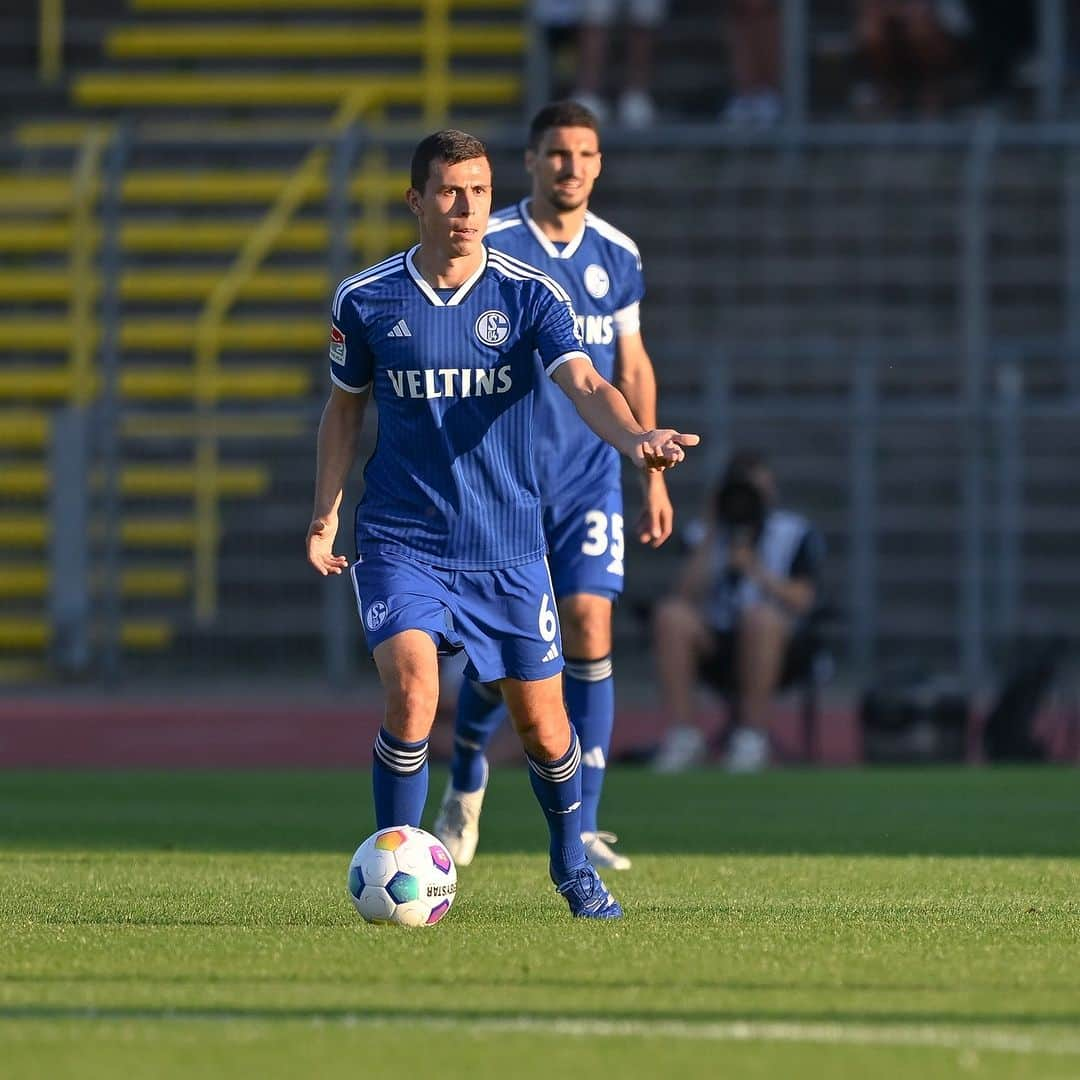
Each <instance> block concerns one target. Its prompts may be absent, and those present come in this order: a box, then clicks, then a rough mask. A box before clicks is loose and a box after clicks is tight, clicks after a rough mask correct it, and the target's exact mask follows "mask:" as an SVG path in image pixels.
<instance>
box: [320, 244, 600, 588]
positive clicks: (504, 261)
mask: <svg viewBox="0 0 1080 1080" xmlns="http://www.w3.org/2000/svg"><path fill="white" fill-rule="evenodd" d="M416 250H417V249H416V248H413V249H412V250H411V251H409V252H402V253H400V254H397V255H394V256H392V257H390V258H389V259H386V260H384V261H383V262H381V263H379V264H377V265H376V266H373V267H371V268H370V269H369V270H365V271H364V272H362V273H360V274H357V275H355V276H353V277H350V278H346V279H345V281H343V282H342V283H341V285H340V286H339V287H338V289H337V292H336V293H335V295H334V302H333V310H332V313H331V314H332V318H331V326H330V376H331V378H332V379H333V381H334V383H335V384H336V385H338V386H340V387H341V388H342V389H344V390H347V391H351V392H354V393H358V392H362V391H363V390H365V389H366V388H368V387H369V386H370V387H371V390H372V393H373V395H374V399H375V402H376V404H377V406H378V409H379V438H378V442H377V444H376V448H375V451H374V453H373V454H372V456H371V458H370V459H369V461H368V463H367V466H366V467H365V469H364V481H365V491H364V496H363V498H362V499H361V501H360V505H359V506H358V507H357V510H356V546H357V551H358V553H359V554H360V556H361V557H363V556H365V555H368V554H371V553H375V552H395V553H398V554H402V555H406V556H408V557H411V558H414V559H417V560H419V561H421V562H425V563H429V564H431V565H434V566H441V567H446V568H449V569H457V570H488V569H493V568H497V567H509V566H514V565H517V564H519V563H524V562H529V561H531V560H533V559H538V558H540V557H541V556H542V555H543V554H544V552H545V550H546V548H545V543H544V537H543V530H542V528H541V515H540V500H539V488H538V485H537V481H536V475H535V471H534V468H533V460H532V434H533V411H534V403H535V397H536V390H537V387H538V386H539V385H540V384H541V383H542V382H544V381H545V377H546V376H547V377H550V376H551V375H552V373H553V372H554V371H555V370H556V368H558V367H559V365H560V364H562V363H563V362H564V361H565V360H567V359H569V358H570V357H572V356H585V357H586V358H587V354H586V353H585V352H584V351H583V350H582V348H581V342H580V340H579V339H578V334H577V327H576V325H575V322H574V312H573V308H572V307H571V305H570V300H569V297H568V296H567V294H566V292H565V291H564V290H563V289H562V288H561V286H559V285H558V284H556V283H555V282H554V281H552V280H551V279H550V278H548V277H546V276H545V275H544V274H542V273H541V272H540V271H539V270H536V269H535V268H533V267H531V266H527V265H525V264H524V263H521V262H519V261H517V260H516V259H513V258H510V257H508V256H506V255H504V254H502V253H500V252H494V251H488V250H486V249H485V251H484V260H483V262H482V264H481V266H480V267H479V269H478V270H477V271H476V273H475V274H473V275H472V276H471V277H470V278H469V279H468V280H467V281H466V282H464V283H463V284H462V285H461V286H460V287H459V288H457V289H456V290H454V291H453V292H452V293H451V292H450V291H449V290H440V291H436V290H434V289H432V288H431V286H430V285H428V283H427V282H426V281H425V280H424V279H423V277H422V276H421V274H420V271H419V270H418V269H417V268H416V265H415V263H414V261H413V259H414V255H415V252H416ZM558 392H559V393H561V391H558ZM578 423H579V424H582V426H584V423H583V421H582V420H581V419H580V418H579V419H578Z"/></svg>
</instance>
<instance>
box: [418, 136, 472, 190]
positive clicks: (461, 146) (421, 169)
mask: <svg viewBox="0 0 1080 1080" xmlns="http://www.w3.org/2000/svg"><path fill="white" fill-rule="evenodd" d="M473 158H484V159H485V160H486V161H487V163H488V166H489V167H490V166H491V158H490V157H488V152H487V147H486V146H485V145H484V144H483V143H482V142H481V141H480V140H479V139H478V138H477V137H476V136H475V135H470V134H469V133H468V132H467V131H458V130H457V129H456V128H447V129H445V130H444V131H436V132H434V133H433V134H431V135H429V136H428V137H427V138H426V139H421V140H420V142H419V143H418V144H417V147H416V149H415V150H414V151H413V156H412V167H411V169H410V176H409V182H410V183H411V184H412V186H413V187H414V188H415V189H416V190H417V191H423V190H424V187H425V186H426V185H427V181H428V177H429V176H430V175H431V163H432V162H433V161H445V162H446V164H447V165H457V164H458V163H459V162H462V161H472V159H473Z"/></svg>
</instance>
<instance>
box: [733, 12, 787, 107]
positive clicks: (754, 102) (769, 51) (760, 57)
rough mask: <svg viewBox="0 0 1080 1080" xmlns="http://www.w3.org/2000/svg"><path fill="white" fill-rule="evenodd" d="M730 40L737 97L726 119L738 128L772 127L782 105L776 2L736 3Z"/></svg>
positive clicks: (778, 17)
mask: <svg viewBox="0 0 1080 1080" xmlns="http://www.w3.org/2000/svg"><path fill="white" fill-rule="evenodd" d="M727 37H728V43H729V53H730V56H731V74H732V86H733V93H732V96H731V98H730V100H729V101H728V103H727V107H726V108H725V109H724V113H723V117H722V119H723V120H724V121H725V122H726V123H729V124H733V125H735V126H737V127H772V125H773V124H775V123H776V122H777V121H778V120H779V119H780V114H781V104H782V103H781V98H780V13H779V10H778V8H777V3H776V0H734V2H733V3H732V4H731V6H730V14H729V15H728V18H727Z"/></svg>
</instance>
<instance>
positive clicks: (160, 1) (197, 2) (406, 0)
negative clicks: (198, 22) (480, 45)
mask: <svg viewBox="0 0 1080 1080" xmlns="http://www.w3.org/2000/svg"><path fill="white" fill-rule="evenodd" d="M525 2H526V0H448V6H449V7H450V8H451V10H454V11H480V10H483V11H523V10H524V7H525ZM129 4H130V7H131V9H132V10H133V11H137V12H146V11H154V12H169V13H170V14H177V13H179V12H186V11H213V12H229V11H254V12H258V13H262V12H265V11H284V12H287V13H288V14H290V15H295V14H300V13H303V12H305V11H311V12H322V11H371V10H378V11H395V12H400V11H412V12H415V11H419V10H420V9H421V7H422V6H423V3H422V0H129Z"/></svg>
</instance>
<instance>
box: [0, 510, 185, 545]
mask: <svg viewBox="0 0 1080 1080" xmlns="http://www.w3.org/2000/svg"><path fill="white" fill-rule="evenodd" d="M98 532H100V530H99V529H96V528H92V529H91V533H92V534H93V535H96V534H97V533H98ZM195 535H196V525H195V520H194V518H190V517H125V518H124V520H123V521H122V522H121V523H120V539H121V541H122V542H123V543H124V545H125V546H126V547H130V548H139V549H143V550H146V549H150V550H157V549H161V548H166V549H169V548H176V549H185V548H190V547H191V546H192V544H194V542H195ZM49 536H50V525H49V521H48V518H47V517H46V516H45V514H43V513H39V514H31V513H25V514H0V547H3V548H7V549H18V550H26V551H29V550H38V549H41V548H43V547H45V545H46V544H47V543H48V542H49Z"/></svg>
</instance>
